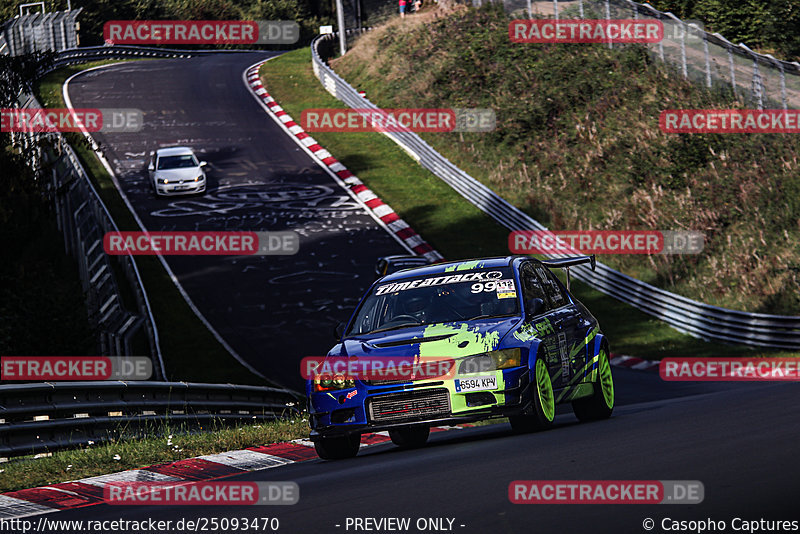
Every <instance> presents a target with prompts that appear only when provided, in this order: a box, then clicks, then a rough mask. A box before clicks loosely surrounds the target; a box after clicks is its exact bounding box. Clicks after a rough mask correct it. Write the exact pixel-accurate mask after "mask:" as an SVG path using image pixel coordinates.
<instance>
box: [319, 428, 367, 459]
mask: <svg viewBox="0 0 800 534" xmlns="http://www.w3.org/2000/svg"><path fill="white" fill-rule="evenodd" d="M360 446H361V436H360V435H359V434H352V435H349V436H336V437H333V438H320V439H318V440H317V441H315V442H314V448H315V449H316V450H317V456H319V457H320V458H322V459H323V460H341V459H344V458H352V457H354V456H355V455H356V454H358V448H359V447H360Z"/></svg>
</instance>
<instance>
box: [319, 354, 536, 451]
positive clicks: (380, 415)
mask: <svg viewBox="0 0 800 534" xmlns="http://www.w3.org/2000/svg"><path fill="white" fill-rule="evenodd" d="M494 373H495V376H496V377H497V388H496V389H493V390H482V391H458V382H457V381H456V380H455V379H450V380H440V381H425V382H408V383H405V384H394V385H380V386H370V385H367V384H364V383H362V382H357V383H356V387H355V388H350V389H347V390H339V391H333V392H320V393H313V394H311V395H310V396H309V411H310V414H311V417H310V424H311V429H312V430H311V439H312V440H316V439H319V438H321V437H329V436H341V435H349V434H361V433H365V432H378V431H382V430H390V429H393V428H399V427H404V426H413V425H421V424H426V425H432V426H448V425H458V424H462V423H467V422H472V421H479V420H482V419H489V418H493V417H508V416H510V415H516V414H519V413H522V412H524V411H525V410H526V409H527V408H528V404H529V403H530V401H529V399H530V395H528V389H529V387H530V373H529V370H528V369H527V367H518V368H513V369H505V370H502V371H500V370H498V371H494ZM460 378H461V380H463V379H464V377H460Z"/></svg>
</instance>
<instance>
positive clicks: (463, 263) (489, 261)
mask: <svg viewBox="0 0 800 534" xmlns="http://www.w3.org/2000/svg"><path fill="white" fill-rule="evenodd" d="M518 257H519V256H502V257H495V258H480V259H475V260H459V261H449V262H445V263H435V264H433V265H425V266H424V267H416V268H411V269H403V270H402V271H398V272H396V273H393V274H388V275H386V276H384V277H383V278H381V282H390V281H392V280H402V279H404V278H411V277H417V276H429V275H433V274H442V273H450V272H453V273H454V272H456V271H469V270H472V269H497V268H499V267H508V266H510V265H511V262H512V261H514V259H515V258H518Z"/></svg>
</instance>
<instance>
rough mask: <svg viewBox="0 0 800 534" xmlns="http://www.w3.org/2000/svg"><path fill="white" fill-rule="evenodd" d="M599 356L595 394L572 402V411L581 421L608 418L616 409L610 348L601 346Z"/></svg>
mask: <svg viewBox="0 0 800 534" xmlns="http://www.w3.org/2000/svg"><path fill="white" fill-rule="evenodd" d="M597 358H598V359H597V379H596V380H595V382H594V394H593V395H592V396H591V397H584V398H582V399H578V400H576V401H573V402H572V411H573V412H575V416H576V417H577V418H578V420H579V421H597V420H599V419H608V418H609V417H611V412H612V411H614V377H613V376H611V363H610V362H609V361H608V350H607V349H606V348H605V347H603V348H601V349H600V352H599V353H598V355H597Z"/></svg>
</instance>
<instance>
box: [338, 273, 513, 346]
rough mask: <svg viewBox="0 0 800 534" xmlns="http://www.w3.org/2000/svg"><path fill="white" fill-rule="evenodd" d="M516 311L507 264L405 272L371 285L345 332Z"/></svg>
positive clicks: (441, 321) (500, 314) (485, 316)
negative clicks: (425, 273) (419, 274)
mask: <svg viewBox="0 0 800 534" xmlns="http://www.w3.org/2000/svg"><path fill="white" fill-rule="evenodd" d="M518 314H519V303H518V300H517V289H516V285H515V283H514V277H513V273H512V272H511V269H510V268H508V267H499V268H491V269H484V270H472V271H459V272H446V273H438V274H435V275H429V276H423V277H414V276H408V277H407V278H402V279H398V280H396V281H391V282H384V283H380V284H378V285H376V286H375V287H374V288H373V289H372V292H371V293H370V295H369V296H368V297H367V298H366V299H365V301H364V302H363V304H362V305H361V307H360V308H359V309H358V310H357V311H356V313H355V316H354V318H353V322H352V324H351V327H350V330H348V332H347V335H358V334H365V333H368V332H373V331H376V330H386V329H393V328H401V327H404V326H414V325H426V324H436V323H449V322H460V321H467V320H472V319H475V318H491V317H510V316H513V315H518Z"/></svg>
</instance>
